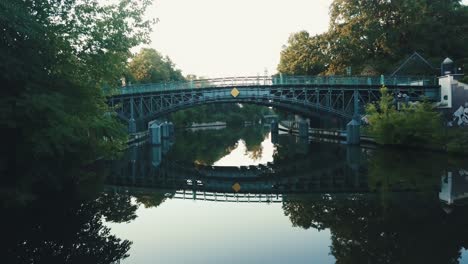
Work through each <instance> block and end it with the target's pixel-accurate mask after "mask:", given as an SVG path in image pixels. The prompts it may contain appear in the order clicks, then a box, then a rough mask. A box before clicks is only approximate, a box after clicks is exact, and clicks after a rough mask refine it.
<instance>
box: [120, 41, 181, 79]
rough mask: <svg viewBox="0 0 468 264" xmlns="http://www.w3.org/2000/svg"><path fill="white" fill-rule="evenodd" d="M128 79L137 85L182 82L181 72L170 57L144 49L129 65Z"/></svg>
mask: <svg viewBox="0 0 468 264" xmlns="http://www.w3.org/2000/svg"><path fill="white" fill-rule="evenodd" d="M128 78H129V80H130V81H131V82H136V83H156V82H168V81H182V80H184V77H183V76H182V73H181V71H180V70H177V69H175V65H174V63H173V62H172V61H171V59H170V58H169V57H167V56H166V57H163V56H162V55H161V54H160V53H159V52H157V51H156V50H155V49H150V48H143V49H141V51H140V52H139V53H138V54H137V55H136V56H135V57H133V59H132V61H131V62H130V63H129V65H128Z"/></svg>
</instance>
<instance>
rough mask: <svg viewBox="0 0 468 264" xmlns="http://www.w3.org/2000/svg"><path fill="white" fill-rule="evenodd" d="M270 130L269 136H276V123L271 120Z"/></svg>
mask: <svg viewBox="0 0 468 264" xmlns="http://www.w3.org/2000/svg"><path fill="white" fill-rule="evenodd" d="M270 129H271V134H278V131H279V127H278V121H276V120H273V121H272V122H271V124H270Z"/></svg>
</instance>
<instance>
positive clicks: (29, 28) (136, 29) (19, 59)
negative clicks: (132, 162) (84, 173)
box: [0, 0, 152, 179]
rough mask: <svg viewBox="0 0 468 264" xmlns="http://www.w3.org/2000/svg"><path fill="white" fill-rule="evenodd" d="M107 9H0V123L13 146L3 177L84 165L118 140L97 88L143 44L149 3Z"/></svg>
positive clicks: (78, 1) (69, 1)
mask: <svg viewBox="0 0 468 264" xmlns="http://www.w3.org/2000/svg"><path fill="white" fill-rule="evenodd" d="M112 3H113V4H102V3H101V2H100V1H97V0H66V1H63V0H48V1H44V0H27V1H26V0H22V1H18V0H4V1H0V31H1V32H2V34H1V36H0V61H1V63H0V83H2V87H4V89H2V93H3V96H2V97H1V99H0V106H1V109H2V111H1V112H2V114H3V116H2V118H1V121H0V122H1V123H2V126H4V127H7V129H6V131H5V132H6V133H7V135H6V137H7V138H14V139H16V140H8V141H7V142H6V150H5V151H4V152H3V153H2V158H1V161H2V162H0V170H1V171H2V174H3V175H15V174H16V175H17V174H20V175H21V174H22V172H24V170H27V169H28V168H34V169H30V172H34V173H35V174H39V175H43V174H44V173H43V172H42V171H40V170H37V169H36V168H35V166H36V165H45V166H44V167H45V169H46V170H47V171H48V173H49V172H50V171H53V170H54V169H60V168H63V167H65V166H67V165H70V164H74V165H79V164H83V163H87V162H89V161H92V160H95V159H96V158H97V157H100V156H104V155H107V154H109V153H111V152H112V151H113V150H114V149H115V148H116V147H118V146H119V144H120V143H121V142H122V141H123V140H124V136H125V134H124V133H123V130H122V129H121V128H122V127H121V126H120V125H119V123H118V122H117V121H116V119H115V118H114V117H113V116H112V115H111V114H108V113H110V112H111V111H110V109H108V107H107V105H106V104H105V97H104V96H103V93H102V89H101V88H102V87H103V85H106V84H114V83H115V82H116V81H117V80H118V78H119V77H120V76H121V75H122V72H123V71H124V69H125V65H126V61H127V59H128V57H129V56H130V52H129V49H130V48H131V47H133V46H136V45H138V44H140V43H142V42H147V41H148V36H149V32H150V26H151V25H152V22H151V21H148V20H145V19H144V18H143V14H144V12H145V10H146V8H147V7H148V5H150V3H151V1H150V0H144V1H136V0H119V1H113V2H112ZM12 153H15V154H16V155H12ZM13 164H14V165H13ZM47 164H49V166H47ZM52 164H53V166H50V165H52ZM10 165H12V166H10ZM15 165H16V166H15ZM12 178H14V177H9V179H12Z"/></svg>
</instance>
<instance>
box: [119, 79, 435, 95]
mask: <svg viewBox="0 0 468 264" xmlns="http://www.w3.org/2000/svg"><path fill="white" fill-rule="evenodd" d="M297 84H307V85H363V86H364V85H372V86H376V85H392V86H399V85H400V86H403V85H404V86H408V85H409V86H427V85H436V84H437V81H436V79H435V77H428V76H390V77H388V76H387V77H386V76H383V75H381V76H285V75H276V76H248V77H228V78H214V79H202V80H191V81H179V82H166V83H149V84H136V85H129V86H125V87H123V88H122V89H120V94H123V95H125V94H137V93H147V92H159V91H173V90H181V89H197V88H210V87H243V86H275V85H297Z"/></svg>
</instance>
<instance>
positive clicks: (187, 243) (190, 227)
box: [108, 200, 334, 264]
mask: <svg viewBox="0 0 468 264" xmlns="http://www.w3.org/2000/svg"><path fill="white" fill-rule="evenodd" d="M137 215H138V218H137V219H135V220H134V221H132V222H130V223H128V224H112V223H110V224H108V226H109V227H110V228H111V229H112V233H113V234H115V235H116V236H117V237H119V238H122V239H128V240H130V241H133V244H132V246H131V249H130V251H129V254H130V257H129V258H127V259H126V260H124V261H123V263H325V264H326V263H334V258H333V257H332V256H330V255H329V252H330V249H329V246H330V244H331V241H330V232H329V230H324V231H321V232H318V231H317V230H315V229H309V230H304V229H302V228H299V227H293V226H292V224H291V222H290V221H289V218H288V217H287V216H285V215H284V213H283V209H282V208H281V204H258V203H242V204H240V203H216V202H206V201H192V200H167V201H166V202H164V203H163V204H161V205H160V206H159V207H157V208H148V209H146V208H144V207H143V206H141V207H140V208H139V209H138V211H137Z"/></svg>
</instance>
